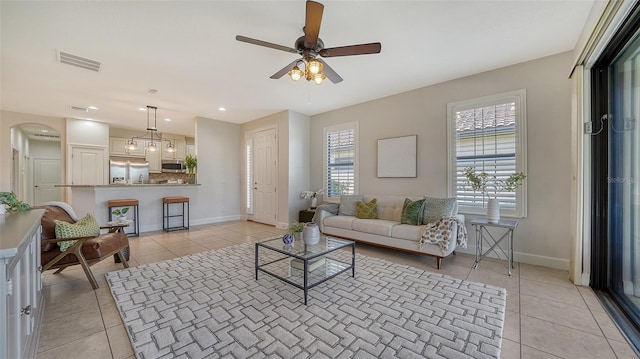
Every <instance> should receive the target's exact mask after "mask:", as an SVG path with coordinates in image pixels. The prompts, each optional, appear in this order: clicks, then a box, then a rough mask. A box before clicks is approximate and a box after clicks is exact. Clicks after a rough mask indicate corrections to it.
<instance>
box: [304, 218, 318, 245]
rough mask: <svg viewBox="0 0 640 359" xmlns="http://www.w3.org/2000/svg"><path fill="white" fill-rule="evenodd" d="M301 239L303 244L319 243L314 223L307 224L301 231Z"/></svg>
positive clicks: (316, 227)
mask: <svg viewBox="0 0 640 359" xmlns="http://www.w3.org/2000/svg"><path fill="white" fill-rule="evenodd" d="M302 239H303V240H304V243H306V244H309V245H314V244H318V242H320V229H318V225H316V224H315V223H307V224H305V226H304V230H303V231H302Z"/></svg>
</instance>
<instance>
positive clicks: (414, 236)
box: [316, 195, 466, 269]
mask: <svg viewBox="0 0 640 359" xmlns="http://www.w3.org/2000/svg"><path fill="white" fill-rule="evenodd" d="M373 198H376V200H377V204H376V207H377V211H378V219H359V218H356V217H355V216H349V215H336V214H332V213H330V212H328V211H326V210H322V209H321V208H322V207H320V208H319V212H318V214H317V218H316V222H317V223H318V225H319V227H320V231H321V232H322V233H324V234H327V235H331V236H335V237H341V238H348V239H352V240H355V241H358V242H364V243H368V244H373V245H377V246H381V247H387V248H394V249H399V250H402V251H406V252H412V253H419V254H425V255H428V256H433V257H436V261H437V268H438V269H440V265H441V262H442V258H444V257H446V256H448V255H450V254H451V253H453V252H454V251H455V249H456V248H457V246H458V245H459V243H460V241H459V240H457V237H458V232H457V230H458V228H457V227H456V226H453V227H456V228H455V229H454V230H453V231H452V232H449V233H450V237H449V238H448V243H447V244H446V246H445V247H442V245H438V244H428V243H427V244H424V245H420V243H419V241H420V239H421V238H422V235H423V231H424V229H425V225H410V224H401V223H400V218H401V215H402V207H403V204H404V200H405V198H409V199H411V200H418V199H421V198H417V197H402V196H383V195H363V200H364V202H369V201H370V200H371V199H373ZM452 214H453V216H454V217H455V218H457V219H459V220H460V221H461V223H462V224H464V216H463V215H460V214H458V213H457V204H455V205H454V210H453V213H452ZM462 231H464V234H466V230H464V229H462ZM462 234H463V233H462V232H461V237H462ZM460 244H462V245H464V246H466V236H465V238H464V241H463V243H460Z"/></svg>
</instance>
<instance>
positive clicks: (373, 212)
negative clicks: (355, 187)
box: [356, 198, 378, 219]
mask: <svg viewBox="0 0 640 359" xmlns="http://www.w3.org/2000/svg"><path fill="white" fill-rule="evenodd" d="M376 202H377V200H376V199H375V198H374V199H372V200H371V201H369V202H356V218H360V219H376V218H378V207H377V206H376Z"/></svg>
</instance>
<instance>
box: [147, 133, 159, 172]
mask: <svg viewBox="0 0 640 359" xmlns="http://www.w3.org/2000/svg"><path fill="white" fill-rule="evenodd" d="M144 142H145V143H144V146H145V147H147V145H148V144H149V142H151V141H144ZM146 153H147V155H146V157H145V159H146V161H147V162H149V173H161V172H162V160H161V159H160V157H161V153H160V151H149V150H147V151H146Z"/></svg>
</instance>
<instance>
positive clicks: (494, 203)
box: [487, 198, 500, 223]
mask: <svg viewBox="0 0 640 359" xmlns="http://www.w3.org/2000/svg"><path fill="white" fill-rule="evenodd" d="M487 219H488V221H489V223H498V222H500V202H498V199H497V198H489V201H488V202H487Z"/></svg>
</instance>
